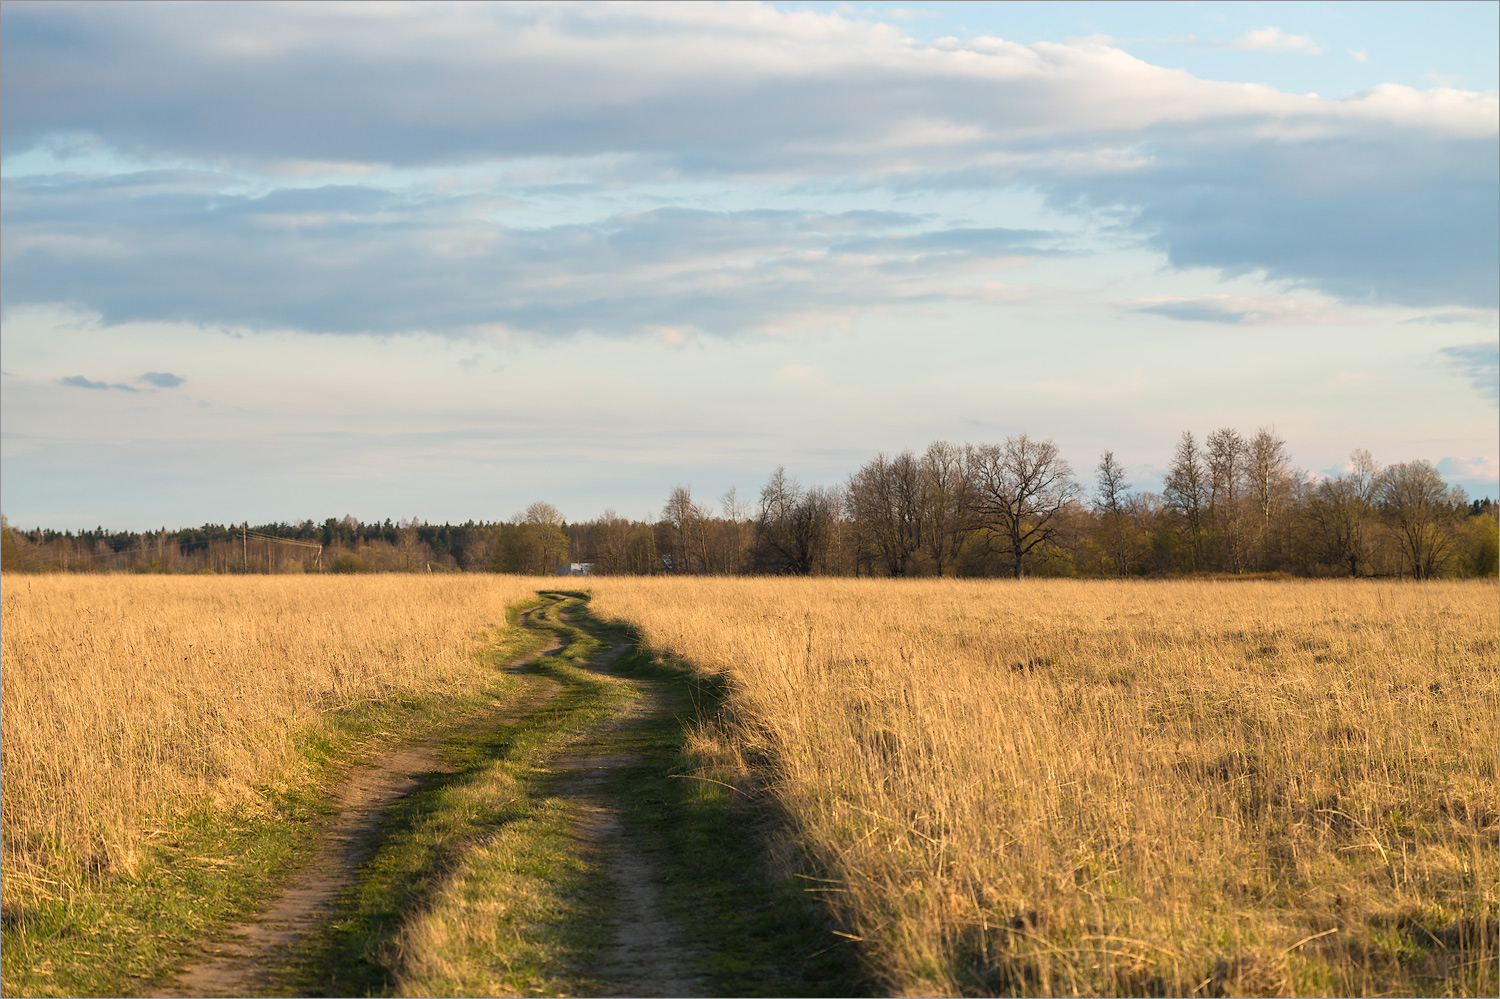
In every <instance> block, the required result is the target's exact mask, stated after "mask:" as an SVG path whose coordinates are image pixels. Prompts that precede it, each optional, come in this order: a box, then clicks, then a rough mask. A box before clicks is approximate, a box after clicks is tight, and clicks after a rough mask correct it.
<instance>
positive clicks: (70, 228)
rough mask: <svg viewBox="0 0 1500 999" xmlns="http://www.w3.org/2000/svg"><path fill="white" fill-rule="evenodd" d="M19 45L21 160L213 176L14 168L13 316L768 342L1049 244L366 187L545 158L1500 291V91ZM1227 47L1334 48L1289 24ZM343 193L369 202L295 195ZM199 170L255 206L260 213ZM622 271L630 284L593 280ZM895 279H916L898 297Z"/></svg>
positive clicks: (762, 44)
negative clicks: (792, 321) (1083, 227)
mask: <svg viewBox="0 0 1500 999" xmlns="http://www.w3.org/2000/svg"><path fill="white" fill-rule="evenodd" d="M0 22H3V30H0V47H3V58H0V122H3V129H4V139H5V150H6V154H7V155H8V156H9V155H11V154H13V153H15V152H17V151H24V150H26V149H31V148H37V147H40V146H44V145H46V144H48V143H59V142H75V143H83V144H84V145H85V146H86V147H88V148H97V149H103V150H114V151H119V152H122V153H124V154H128V155H131V156H135V157H138V158H141V159H143V160H146V161H149V162H154V163H162V164H166V163H169V162H171V163H176V164H178V165H181V164H182V163H190V164H193V165H194V166H193V167H192V169H172V170H154V171H149V172H141V173H137V174H133V175H130V176H125V177H118V178H114V179H113V180H111V181H105V180H102V179H97V178H96V179H88V178H82V179H80V178H54V179H53V180H52V181H49V182H48V183H45V184H44V183H41V182H35V181H27V182H25V183H11V182H10V181H9V180H7V182H6V193H5V204H4V211H5V221H6V226H7V240H6V247H5V252H6V262H5V267H6V281H5V288H4V294H5V296H6V300H7V301H10V302H15V301H22V300H26V301H52V300H65V301H71V302H77V303H79V304H83V305H86V306H89V307H91V308H94V309H97V310H98V311H100V312H101V313H103V314H105V315H106V316H121V317H125V316H129V317H139V318H163V319H170V318H188V319H192V320H193V321H203V322H217V323H246V324H249V325H268V324H269V325H280V324H285V325H290V326H296V327H299V328H308V329H321V330H354V329H359V330H365V329H377V330H381V331H394V330H396V329H453V328H457V327H462V326H465V325H470V324H474V323H501V324H514V325H518V326H521V327H524V328H532V329H548V330H551V329H564V328H578V327H580V326H584V327H591V326H592V324H593V323H595V322H596V321H602V320H603V318H604V317H605V316H606V315H607V314H608V315H615V316H619V317H621V324H622V328H666V327H671V328H680V327H683V326H695V327H704V328H707V327H713V328H727V327H733V326H739V327H746V326H752V327H753V326H755V325H756V324H757V323H765V322H779V321H782V320H783V319H785V318H786V317H785V316H781V317H777V316H773V315H772V313H778V312H785V313H787V314H788V315H792V314H796V313H798V310H810V311H811V312H814V313H815V312H818V311H819V310H822V309H829V308H842V307H845V306H846V305H847V304H849V303H859V302H865V301H871V302H875V303H880V302H883V301H890V300H892V299H900V300H909V299H911V298H912V297H913V296H917V297H920V296H922V295H932V294H940V292H938V291H936V290H935V289H937V288H939V287H941V286H943V285H944V284H945V283H947V284H952V282H953V281H954V280H956V276H957V274H958V272H959V270H960V269H961V268H962V267H963V266H965V265H966V264H967V265H972V264H974V263H975V262H976V261H988V260H1004V259H1008V258H1010V257H1013V256H1015V255H1026V254H1032V255H1035V254H1037V253H1040V252H1042V251H1043V250H1049V251H1055V250H1056V247H1055V246H1053V247H1044V246H1039V245H1036V244H1035V242H1034V241H1033V242H1032V243H1031V245H1029V246H1028V245H1027V241H1028V240H1029V239H1030V237H1027V236H1025V235H1024V234H1020V235H1018V234H1015V233H1011V232H1008V231H1004V230H994V229H990V230H981V229H978V228H976V229H975V231H973V232H964V233H957V232H949V233H946V234H944V233H919V232H915V231H912V230H911V229H907V230H905V231H902V232H891V233H869V232H866V236H867V238H866V240H865V242H864V243H863V244H859V243H857V242H856V241H854V240H852V239H851V240H849V241H845V242H840V241H839V240H838V239H836V238H835V235H834V234H833V233H832V232H825V233H824V234H823V235H822V236H821V237H815V236H814V235H811V234H810V232H809V230H806V229H805V227H804V228H803V229H798V225H804V226H805V225H807V224H815V223H811V222H808V221H807V220H806V219H804V221H803V222H802V223H790V222H787V221H785V220H783V221H779V222H778V221H774V220H772V219H769V218H761V219H756V218H752V217H751V216H750V215H749V214H746V213H739V214H735V215H733V216H732V217H730V216H723V217H720V218H717V219H712V220H711V219H708V218H706V217H701V216H700V217H692V216H690V215H687V214H681V213H682V212H683V211H684V210H681V209H662V210H661V211H660V212H656V213H637V214H636V215H633V216H632V215H627V214H624V213H621V214H618V215H615V216H613V217H611V218H608V219H604V220H601V221H599V222H597V223H593V224H588V225H584V224H578V225H571V226H558V227H552V228H547V229H540V230H520V229H506V228H504V227H501V226H498V225H494V224H491V223H489V222H487V221H482V219H483V218H484V216H485V214H486V212H487V211H489V209H488V208H485V207H484V206H481V205H480V204H478V203H477V202H476V201H473V200H470V201H467V202H466V201H464V200H463V199H462V198H460V197H458V196H455V197H454V198H452V199H448V200H444V199H442V198H439V197H436V196H413V195H411V194H410V193H409V189H408V188H403V190H402V193H400V194H396V193H393V192H392V191H391V190H382V189H380V188H379V186H378V185H377V184H376V182H375V181H374V180H361V179H360V178H362V177H364V178H370V177H375V176H376V175H378V174H380V172H381V170H382V169H383V168H385V167H387V166H391V167H399V168H409V169H411V170H419V169H446V168H449V167H454V166H462V167H464V168H465V169H493V170H497V171H501V172H502V173H503V172H504V171H513V172H522V171H524V170H535V171H538V172H540V173H543V174H545V173H547V172H548V171H549V170H553V171H555V172H560V173H566V174H570V175H571V176H572V177H573V180H571V181H569V182H570V183H572V182H577V183H581V184H583V185H585V188H586V189H590V190H597V188H588V187H587V185H590V184H605V183H607V184H617V185H625V186H629V185H643V184H648V183H652V182H665V183H676V182H680V181H683V180H704V181H712V182H714V183H734V182H738V181H746V182H751V183H753V184H773V185H782V186H783V187H800V188H801V189H807V190H832V189H837V190H840V191H845V192H848V191H859V190H870V189H874V188H881V189H884V190H887V191H891V190H893V191H896V192H898V193H901V192H941V191H944V190H948V189H954V188H977V189H989V188H995V187H1002V186H1007V185H1010V186H1017V187H1024V188H1031V189H1035V190H1039V191H1041V192H1043V193H1044V194H1045V195H1047V197H1048V198H1049V203H1050V204H1051V205H1052V206H1053V207H1054V208H1059V209H1062V210H1074V209H1080V210H1087V211H1090V212H1103V213H1107V214H1108V215H1110V216H1111V217H1112V218H1114V219H1115V220H1116V223H1117V225H1118V226H1119V227H1120V229H1121V230H1123V231H1126V232H1130V233H1134V234H1135V236H1136V237H1137V238H1139V239H1140V240H1142V241H1144V242H1146V243H1147V244H1148V245H1150V246H1153V247H1155V248H1157V249H1159V250H1160V251H1161V252H1163V253H1164V254H1165V255H1166V257H1167V259H1168V260H1169V261H1170V263H1171V264H1172V265H1173V266H1175V267H1179V268H1209V269H1214V270H1217V271H1219V272H1221V273H1223V274H1225V275H1239V274H1247V273H1264V274H1265V275H1267V276H1268V277H1270V278H1272V279H1274V280H1278V281H1284V282H1286V283H1288V284H1291V285H1295V286H1303V287H1307V288H1310V289H1315V290H1317V291H1318V292H1320V293H1322V294H1325V295H1331V296H1335V297H1337V298H1340V299H1343V300H1345V301H1354V302H1375V303H1398V304H1405V305H1416V306H1432V307H1442V306H1450V305H1461V306H1471V307H1477V308H1493V307H1494V306H1495V305H1496V304H1497V301H1500V288H1497V273H1500V250H1497V247H1500V225H1497V217H1500V196H1497V187H1496V185H1495V183H1494V177H1495V175H1496V172H1497V170H1500V156H1497V143H1496V135H1497V118H1500V111H1497V109H1500V102H1497V98H1496V97H1495V95H1494V94H1475V93H1466V92H1462V91H1457V90H1452V89H1442V88H1435V89H1433V90H1429V91H1416V90H1412V89H1409V88H1405V87H1396V86H1384V87H1379V88H1375V89H1374V90H1371V91H1369V92H1367V93H1363V94H1358V95H1353V96H1351V97H1348V98H1345V99H1342V100H1329V99H1322V98H1317V97H1311V96H1299V95H1292V94H1286V93H1282V92H1279V91H1277V90H1274V89H1273V88H1270V87H1265V86H1252V85H1241V84H1230V83H1220V82H1213V81H1206V80H1200V79H1196V78H1194V77H1192V76H1191V75H1189V74H1187V73H1185V72H1182V71H1179V70H1171V69H1166V68H1163V67H1158V66H1153V65H1151V64H1149V63H1146V62H1143V61H1141V60H1138V59H1136V58H1134V57H1132V56H1130V55H1129V54H1127V53H1125V52H1123V51H1122V50H1120V49H1117V48H1114V47H1112V46H1111V45H1110V44H1108V43H1107V41H1106V40H1102V39H1085V40H1081V41H1076V42H1072V43H1068V44H1057V43H1038V44H1035V45H1021V44H1017V43H1014V42H1010V41H1007V40H1005V39H1001V38H995V37H975V38H969V39H965V40H957V39H954V40H950V42H949V43H946V44H943V45H924V44H921V43H919V42H916V41H914V40H913V39H912V38H911V37H910V36H909V35H908V34H907V33H905V32H904V31H902V30H901V29H899V28H897V27H894V26H892V25H888V24H883V23H879V22H871V21H865V20H860V19H854V18H848V17H842V16H839V15H838V14H827V13H817V12H810V11H795V12H788V11H781V10H777V9H775V8H771V7H764V6H758V5H748V4H746V5H726V6H707V5H666V6H646V7H637V6H630V5H597V6H564V5H539V6H529V5H484V6H481V5H457V6H437V7H428V6H420V7H418V6H411V7H408V6H381V5H327V6H324V5H291V6H284V7H278V8H275V9H274V14H273V15H268V12H267V8H265V7H261V6H254V5H243V6H242V5H172V6H170V7H128V8H124V9H120V8H117V7H114V6H108V5H104V6H89V7H74V6H68V5H35V6H33V5H24V4H6V5H5V6H4V7H3V8H0ZM1236 44H1242V45H1243V46H1244V47H1252V48H1259V49H1262V50H1275V51H1311V49H1312V48H1315V47H1316V46H1315V44H1314V43H1312V42H1311V41H1310V40H1308V39H1305V38H1302V37H1301V36H1296V35H1288V34H1285V33H1283V32H1280V31H1279V30H1278V29H1275V28H1265V29H1260V30H1258V31H1256V32H1251V33H1249V34H1247V35H1246V36H1243V37H1242V38H1241V39H1239V40H1237V42H1236ZM559 164H564V165H567V167H568V169H565V170H559V169H558V165H559ZM331 170H337V171H338V172H340V173H341V174H342V175H344V176H346V177H348V178H350V179H352V180H353V181H354V183H352V184H351V185H349V186H346V187H341V188H322V189H320V190H318V191H316V192H304V191H298V190H295V189H293V185H291V184H290V183H288V181H289V180H290V179H294V178H296V177H298V176H308V175H319V174H326V173H327V172H329V171H331ZM216 171H221V172H227V173H229V174H232V175H234V176H236V177H250V178H254V179H256V184H257V185H259V187H260V189H261V190H265V189H266V188H267V187H269V188H270V189H271V190H270V193H269V194H267V195H266V197H265V198H262V199H259V200H249V199H246V198H245V197H244V196H243V195H241V194H238V193H236V192H238V191H241V190H243V189H244V186H245V185H244V184H243V183H239V182H226V181H224V180H223V179H222V173H216ZM216 177H218V178H219V179H217V180H216V179H215V178H216ZM110 185H113V186H110ZM226 192H227V193H226ZM515 193H516V192H515V191H514V190H511V191H502V192H498V193H496V194H495V195H494V196H493V197H494V199H495V201H494V202H492V203H491V205H490V208H493V206H494V204H495V203H498V202H499V201H500V200H501V199H503V198H504V197H506V196H508V195H512V194H515ZM70 199H71V200H70ZM79 199H86V200H89V201H90V202H91V203H92V205H94V206H95V210H97V211H98V213H99V218H98V219H97V220H93V221H91V220H90V218H89V217H88V216H87V215H86V214H85V213H82V212H80V211H78V210H77V209H76V207H75V202H76V201H77V200H79ZM418 202H420V203H418ZM674 212H677V213H678V214H674ZM808 218H811V216H808ZM837 221H838V224H849V225H857V224H858V223H857V222H854V221H850V220H845V219H840V220H837ZM828 224H833V220H830V221H829V223H828ZM935 228H939V229H941V228H942V227H941V226H937V227H935ZM215 232H219V233H222V238H219V237H216V236H214V233H215ZM669 232H670V233H671V234H672V235H674V236H680V237H682V238H683V239H684V241H685V242H684V244H683V251H682V252H681V253H677V252H676V251H674V250H673V249H672V248H671V247H670V246H669V245H668V244H667V243H666V242H665V239H666V238H667V235H668V233H669ZM772 234H774V235H772ZM739 241H744V242H743V243H740V242H739ZM924 241H925V242H924ZM965 241H967V243H966V242H965ZM1007 241H1010V242H1011V243H1014V244H1015V245H1013V246H1007V245H1003V244H1005V243H1006V242H1007ZM898 244H899V245H898ZM939 244H944V245H943V246H939ZM961 244H962V245H961ZM636 251H640V252H639V254H637V252H636ZM692 252H701V256H700V258H699V259H700V260H701V263H700V264H699V265H697V266H695V265H694V264H693V263H692V257H691V253H692ZM611 257H613V259H614V260H615V261H616V262H617V263H618V264H619V266H620V267H621V268H622V269H621V270H619V271H617V272H616V271H610V272H606V271H605V270H604V269H603V265H604V263H605V262H606V260H607V259H610V258H611ZM667 257H671V258H672V259H671V261H670V262H669V261H668V260H667V259H666V258H667ZM836 257H837V258H840V259H837V260H835V258H836ZM866 257H868V259H866ZM649 262H654V265H652V264H650V263H649ZM548 263H550V265H551V266H550V267H546V266H543V265H544V264H548ZM211 265H212V266H211ZM653 266H654V269H653ZM64 267H76V268H78V270H77V272H76V274H62V273H59V272H58V269H59V268H64ZM861 268H862V270H861ZM84 274H87V275H89V276H90V278H91V279H97V280H98V281H100V282H101V283H100V284H97V285H95V284H91V283H90V281H89V280H85V279H84V277H83V275H84ZM614 274H618V275H619V278H618V280H615V279H614V278H613V277H608V275H614ZM887 274H898V275H905V276H906V277H907V278H909V279H910V280H909V281H908V283H906V284H898V285H896V286H894V287H892V288H884V287H882V286H881V285H880V282H879V281H877V280H876V279H875V276H876V275H887ZM689 277H691V278H692V279H693V281H695V282H697V283H696V284H691V283H690V282H689V280H688V279H689ZM918 277H920V278H921V280H920V281H919V280H918ZM605 278H607V279H605ZM471 280H474V281H480V282H483V283H487V287H484V288H479V289H474V288H465V287H464V286H463V285H464V282H465V281H471ZM601 281H603V284H604V287H602V288H601V287H600V284H601ZM819 282H826V286H825V290H821V291H819V290H817V284H818V283H819ZM632 289H634V290H632ZM735 289H737V290H735ZM872 293H873V298H870V297H868V296H870V295H871V294H872ZM950 293H962V290H961V289H959V290H958V291H953V292H950ZM767 294H784V295H785V296H786V302H787V303H788V304H787V305H786V306H785V307H781V306H777V305H774V304H772V303H768V302H767V301H765V299H764V298H763V296H764V295H767ZM213 303H221V304H220V305H219V306H217V307H215V306H214V305H213ZM591 309H592V310H593V311H592V312H591V311H590V310H591ZM611 310H612V311H611ZM674 310H675V311H674ZM648 314H649V315H648Z"/></svg>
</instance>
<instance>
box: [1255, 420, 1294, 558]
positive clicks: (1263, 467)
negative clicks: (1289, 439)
mask: <svg viewBox="0 0 1500 999" xmlns="http://www.w3.org/2000/svg"><path fill="white" fill-rule="evenodd" d="M1248 452H1249V465H1248V468H1247V472H1248V475H1249V478H1250V484H1251V488H1252V489H1253V491H1254V495H1255V505H1256V512H1257V513H1259V515H1260V516H1259V523H1258V524H1257V525H1256V528H1257V533H1258V536H1257V538H1256V553H1257V555H1258V557H1259V559H1260V568H1261V569H1262V570H1264V569H1266V568H1268V557H1269V554H1270V547H1271V521H1272V519H1273V518H1274V517H1275V516H1276V514H1277V513H1278V511H1279V508H1280V507H1281V506H1282V505H1283V503H1284V501H1285V499H1286V496H1287V492H1288V487H1289V485H1290V479H1291V474H1290V472H1289V471H1288V469H1287V465H1288V463H1289V462H1290V461H1291V455H1290V453H1289V452H1288V451H1287V446H1286V441H1285V440H1284V439H1283V438H1281V437H1279V436H1278V435H1277V434H1276V431H1275V430H1273V429H1272V428H1270V427H1261V428H1260V429H1259V430H1257V431H1256V432H1255V436H1254V437H1252V438H1250V444H1249V448H1248Z"/></svg>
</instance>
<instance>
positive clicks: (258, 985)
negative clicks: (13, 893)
mask: <svg viewBox="0 0 1500 999" xmlns="http://www.w3.org/2000/svg"><path fill="white" fill-rule="evenodd" d="M531 613H533V612H530V611H528V612H527V613H526V614H524V615H522V621H523V623H524V624H526V625H527V626H528V627H529V626H531V622H530V615H531ZM559 647H560V643H559V642H558V640H557V639H556V637H555V636H554V637H553V638H552V640H551V641H550V642H549V643H548V644H547V645H546V646H545V647H544V648H542V649H541V650H540V651H538V652H534V653H532V654H531V655H529V656H526V657H524V658H522V659H520V660H517V661H516V662H513V663H511V664H509V665H508V666H507V667H505V668H506V669H509V670H515V669H517V668H518V667H520V666H523V665H525V664H526V663H529V662H532V661H534V660H536V659H538V658H540V657H541V656H545V655H549V654H551V653H553V652H556V651H557V649H558V648H559ZM524 679H525V681H526V682H527V683H528V687H529V689H528V690H527V691H526V692H525V693H524V694H522V695H521V696H520V697H519V698H517V699H515V700H512V701H509V702H506V703H501V702H498V701H496V702H494V707H495V709H496V710H495V713H494V714H493V715H492V716H490V717H489V718H488V719H486V720H485V722H484V723H485V724H487V725H493V726H501V725H505V724H507V723H509V722H512V721H514V720H515V719H517V718H519V717H521V716H522V715H525V714H527V713H528V712H531V711H534V710H536V708H537V707H539V706H540V705H542V704H543V703H545V702H546V701H547V700H549V699H550V698H552V697H553V696H555V695H556V694H557V691H558V689H559V688H558V686H557V684H556V683H554V682H553V681H551V680H548V679H547V678H545V677H541V676H535V675H527V676H525V677H524ZM446 734H447V732H446V731H438V732H434V733H432V734H431V735H430V736H429V737H428V738H427V739H425V740H422V741H420V742H415V743H408V744H407V745H404V746H401V747H399V748H397V749H393V750H391V751H390V752H388V753H385V754H383V755H381V756H379V757H377V758H376V759H374V760H372V761H370V762H369V763H365V764H362V765H360V766H357V767H354V768H353V769H351V770H350V771H349V773H348V774H347V775H346V776H345V777H344V779H343V780H342V781H341V782H340V783H339V785H338V786H337V788H336V789H335V791H334V794H333V797H334V800H335V802H336V803H337V805H338V808H339V811H338V813H337V814H336V816H335V817H334V818H333V819H332V821H331V822H329V824H328V826H327V827H326V828H325V829H324V830H323V831H322V833H321V834H320V835H319V837H318V843H317V846H316V848H315V849H314V852H313V855H312V857H311V858H309V859H308V860H307V861H306V862H305V863H304V864H303V865H302V866H301V867H300V868H298V869H297V871H296V872H295V873H293V874H292V876H291V877H290V878H289V879H288V880H287V883H286V886H285V887H284V888H283V889H282V891H281V894H280V895H278V896H277V897H276V898H275V899H274V900H272V901H271V902H270V903H269V904H268V905H267V906H266V907H265V908H263V909H262V910H261V911H260V912H259V913H257V914H256V915H255V916H254V917H253V918H251V919H248V920H246V921H245V922H243V923H240V924H239V925H237V926H234V927H233V928H231V929H230V930H229V931H228V934H227V938H226V939H223V940H219V941H216V942H212V943H207V944H205V945H204V947H203V950H204V957H203V958H202V959H201V960H199V961H197V962H196V963H193V964H190V965H188V966H187V967H186V968H184V969H183V970H182V971H181V972H180V973H179V974H178V975H176V976H175V977H174V978H172V979H171V980H170V981H169V982H168V983H166V984H165V985H164V986H163V987H162V988H161V989H160V990H158V991H157V992H156V993H155V994H157V995H161V996H247V995H256V994H263V993H265V992H266V991H267V990H268V989H272V988H273V987H274V986H275V984H276V981H275V974H276V970H277V969H278V968H279V967H280V966H281V965H282V964H283V963H284V955H285V954H286V953H287V952H288V951H289V949H290V948H291V947H292V946H293V945H295V944H296V943H297V941H298V940H300V939H301V938H302V937H303V936H304V935H306V934H307V933H309V932H310V931H311V930H313V929H314V928H315V927H317V926H318V925H319V924H320V923H321V922H322V921H323V920H324V919H326V918H327V917H328V915H329V906H330V904H331V903H332V902H333V900H334V898H335V897H337V896H338V895H339V894H340V893H341V892H343V891H344V889H346V888H348V887H349V886H350V885H352V884H353V883H354V881H355V878H356V876H357V875H358V871H359V866H360V864H361V863H363V862H364V860H365V859H366V858H367V857H368V856H369V855H370V854H371V853H372V852H373V851H374V848H375V846H376V844H375V842H374V833H375V832H376V831H377V830H378V828H379V826H380V823H381V820H382V818H383V817H384V816H385V814H386V812H387V811H388V810H389V809H390V807H391V806H392V805H394V804H395V803H396V802H397V801H399V800H400V799H401V798H402V797H404V796H406V795H408V794H410V793H412V792H413V791H415V790H417V789H418V788H419V787H421V786H422V784H423V783H424V781H425V780H426V779H427V778H428V777H430V776H431V775H433V774H440V773H448V772H451V771H452V768H451V767H449V766H447V765H446V764H444V763H443V761H442V760H441V759H439V757H438V745H439V743H440V742H441V739H442V737H443V736H444V735H446Z"/></svg>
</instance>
